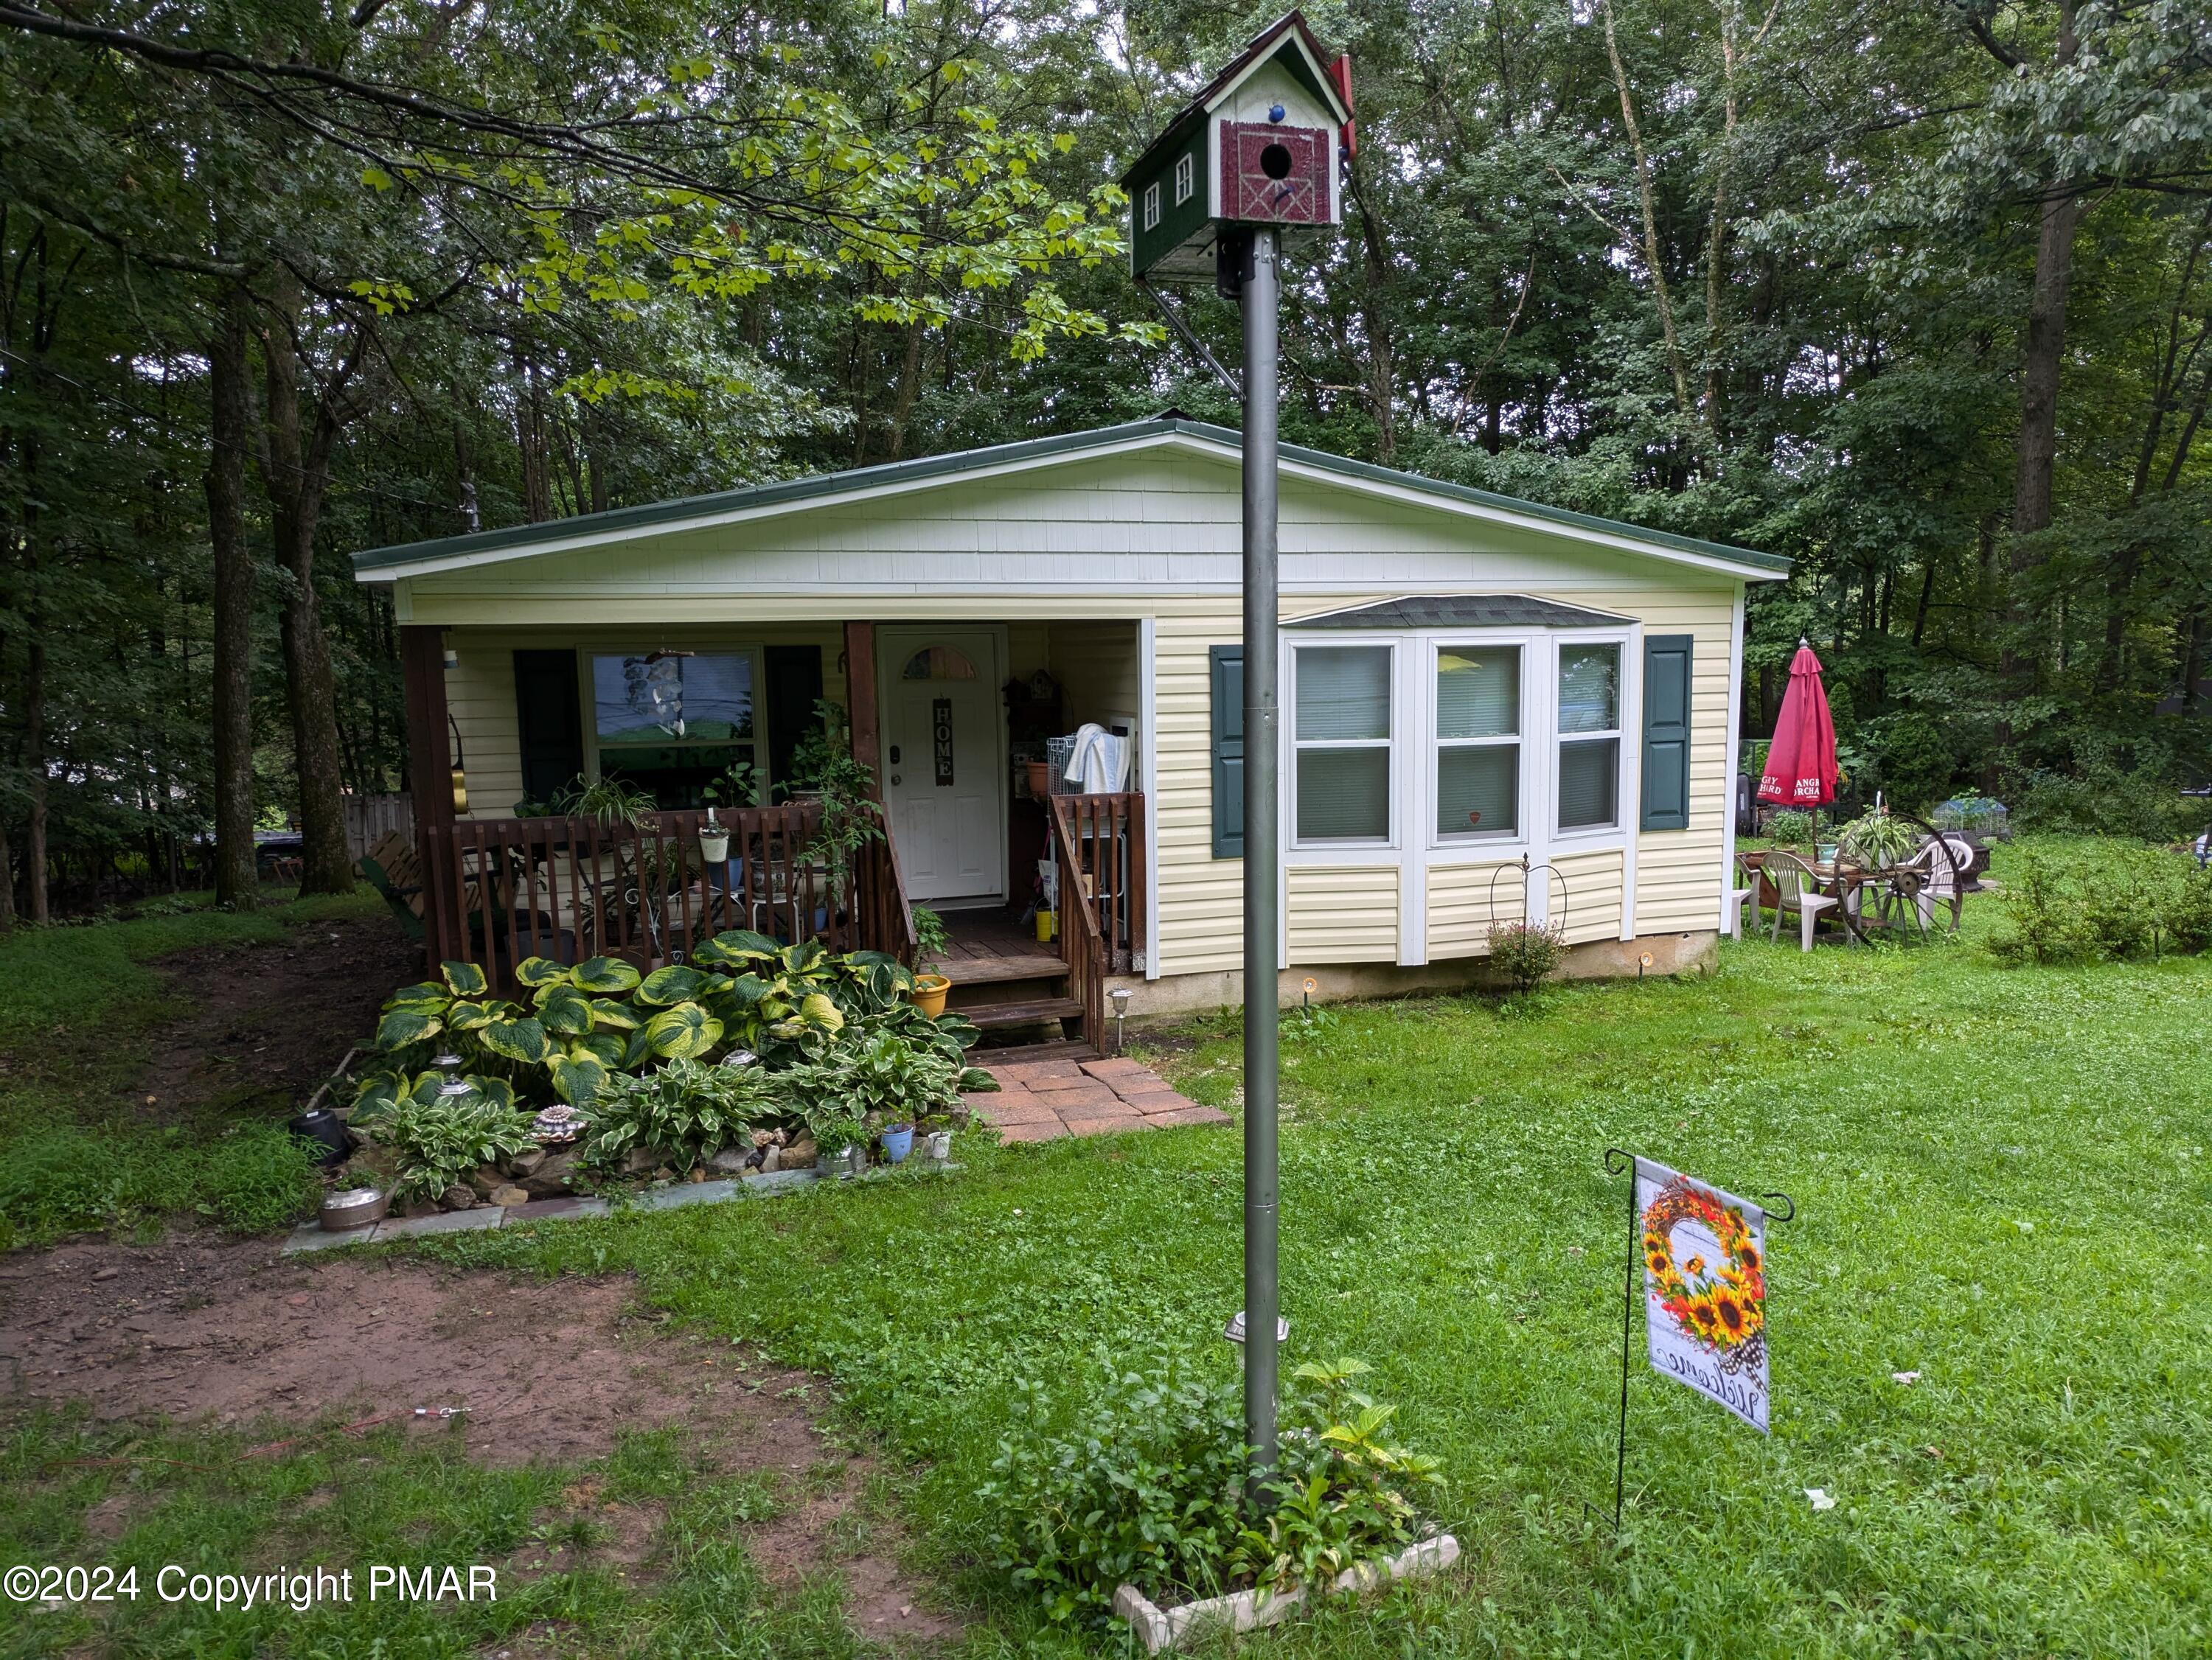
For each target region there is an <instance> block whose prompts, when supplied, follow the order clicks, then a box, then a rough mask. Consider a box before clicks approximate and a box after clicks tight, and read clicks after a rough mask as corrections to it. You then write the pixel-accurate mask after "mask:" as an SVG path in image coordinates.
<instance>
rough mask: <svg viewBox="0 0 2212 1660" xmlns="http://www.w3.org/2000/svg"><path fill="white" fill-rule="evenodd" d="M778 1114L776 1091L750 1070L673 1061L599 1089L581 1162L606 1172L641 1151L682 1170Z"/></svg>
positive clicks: (613, 1080)
mask: <svg viewBox="0 0 2212 1660" xmlns="http://www.w3.org/2000/svg"><path fill="white" fill-rule="evenodd" d="M782 1110H783V1108H782V1101H781V1097H780V1095H779V1093H778V1091H777V1090H776V1088H775V1085H774V1084H773V1082H772V1081H770V1080H769V1076H768V1075H767V1074H766V1073H764V1072H763V1071H762V1070H761V1069H760V1068H759V1067H757V1066H708V1065H705V1064H703V1063H701V1062H698V1061H696V1060H691V1059H688V1058H686V1059H681V1060H673V1061H671V1062H669V1063H668V1064H667V1065H665V1066H663V1067H660V1068H659V1069H656V1070H654V1071H651V1072H646V1073H641V1074H640V1075H636V1076H634V1077H632V1076H623V1077H615V1078H610V1079H609V1080H608V1081H607V1082H606V1083H605V1086H604V1087H602V1088H601V1089H600V1091H599V1096H598V1098H597V1099H596V1100H594V1101H593V1102H592V1121H591V1127H590V1128H589V1129H588V1130H586V1132H585V1138H584V1159H585V1161H586V1163H588V1164H592V1165H599V1166H608V1165H614V1164H618V1163H620V1162H621V1161H622V1160H623V1158H624V1157H625V1156H627V1155H628V1154H630V1153H632V1152H634V1151H638V1150H644V1151H648V1152H653V1153H656V1154H659V1155H660V1156H661V1157H662V1158H664V1159H665V1160H667V1161H668V1162H669V1163H670V1164H671V1165H672V1166H675V1167H676V1168H677V1169H678V1170H689V1169H690V1168H691V1166H694V1165H697V1164H703V1163H704V1162H706V1160H708V1159H710V1158H712V1157H713V1156H714V1154H717V1153H719V1152H720V1151H721V1150H722V1149H723V1148H726V1147H732V1146H735V1145H736V1144H737V1143H738V1142H741V1141H743V1140H744V1138H745V1137H746V1136H749V1135H750V1132H751V1130H753V1128H754V1126H755V1125H757V1124H763V1123H765V1122H766V1121H768V1120H769V1119H771V1118H775V1117H777V1116H778V1115H779V1114H780V1113H781V1112H782Z"/></svg>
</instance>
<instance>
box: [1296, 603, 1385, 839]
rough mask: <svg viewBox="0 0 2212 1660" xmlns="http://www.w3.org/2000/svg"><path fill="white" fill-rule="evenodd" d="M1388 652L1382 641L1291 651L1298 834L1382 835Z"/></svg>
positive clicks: (1299, 836) (1300, 836)
mask: <svg viewBox="0 0 2212 1660" xmlns="http://www.w3.org/2000/svg"><path fill="white" fill-rule="evenodd" d="M1390 655H1391V654H1390V648H1389V646H1387V645H1352V646H1343V645H1309V646H1302V647H1300V648H1299V649H1298V650H1297V651H1295V652H1294V653H1292V655H1291V664H1292V669H1291V678H1292V681H1293V690H1292V694H1291V721H1292V739H1293V742H1292V747H1291V756H1292V762H1291V764H1292V766H1293V768H1294V770H1295V772H1296V779H1295V781H1294V784H1293V790H1294V793H1295V799H1296V802H1297V809H1296V811H1297V823H1296V827H1295V828H1294V830H1293V834H1294V836H1295V837H1296V839H1297V840H1298V841H1300V842H1317V841H1388V840H1389V839H1390Z"/></svg>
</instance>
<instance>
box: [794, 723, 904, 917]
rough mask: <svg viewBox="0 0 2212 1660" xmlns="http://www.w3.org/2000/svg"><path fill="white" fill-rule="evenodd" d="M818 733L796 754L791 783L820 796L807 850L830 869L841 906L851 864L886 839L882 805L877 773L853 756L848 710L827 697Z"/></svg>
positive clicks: (832, 891)
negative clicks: (817, 820)
mask: <svg viewBox="0 0 2212 1660" xmlns="http://www.w3.org/2000/svg"><path fill="white" fill-rule="evenodd" d="M814 718H815V722H816V724H815V727H814V730H812V731H811V732H809V733H808V734H807V735H806V736H805V738H803V739H802V740H800V742H799V747H798V748H797V749H796V750H795V751H794V752H793V756H792V781H793V784H794V785H797V786H798V787H799V788H800V789H805V790H812V791H817V792H819V794H820V795H821V797H822V807H821V812H822V817H821V820H820V821H819V822H818V823H817V825H816V827H815V830H814V833H813V835H812V836H811V837H810V838H808V839H807V843H806V846H805V854H806V857H809V858H811V859H818V860H820V861H821V862H822V863H823V865H824V866H826V867H827V868H828V869H829V899H830V903H831V904H833V905H842V904H843V903H844V901H845V896H846V894H848V893H849V892H850V891H851V888H852V878H853V861H854V859H855V858H857V857H859V856H860V850H861V849H863V848H865V847H866V846H867V845H869V844H870V843H871V842H878V841H881V840H882V839H884V822H883V817H884V814H883V806H882V803H880V802H879V801H878V799H877V796H876V775H875V772H873V770H872V769H871V768H870V767H869V766H866V764H865V763H863V762H861V761H860V760H858V759H856V758H855V757H854V754H853V736H852V730H851V728H850V726H849V725H848V722H847V718H846V714H845V709H844V706H843V705H842V704H838V703H833V702H831V701H830V700H829V699H827V698H823V699H822V700H820V701H818V702H817V703H816V704H815V706H814Z"/></svg>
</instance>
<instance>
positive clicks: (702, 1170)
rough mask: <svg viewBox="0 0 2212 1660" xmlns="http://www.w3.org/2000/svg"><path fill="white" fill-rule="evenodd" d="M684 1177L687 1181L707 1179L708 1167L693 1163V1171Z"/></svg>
mask: <svg viewBox="0 0 2212 1660" xmlns="http://www.w3.org/2000/svg"><path fill="white" fill-rule="evenodd" d="M706 1179H707V1171H706V1167H705V1166H702V1165H696V1164H695V1165H693V1166H691V1173H690V1175H688V1176H686V1177H685V1178H684V1180H685V1181H687V1182H703V1181H705V1180H706Z"/></svg>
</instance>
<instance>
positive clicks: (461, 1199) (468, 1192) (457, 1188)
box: [438, 1182, 477, 1210]
mask: <svg viewBox="0 0 2212 1660" xmlns="http://www.w3.org/2000/svg"><path fill="white" fill-rule="evenodd" d="M476 1202H477V1190H476V1189H474V1188H472V1187H470V1186H468V1185H466V1184H464V1183H461V1182H455V1183H454V1184H453V1185H452V1186H451V1187H449V1188H447V1190H445V1191H444V1192H443V1193H441V1194H440V1195H439V1196H438V1203H440V1204H441V1205H442V1206H444V1207H445V1208H446V1209H447V1210H467V1209H470V1208H471V1207H472V1206H473V1205H474V1204H475V1203H476Z"/></svg>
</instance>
